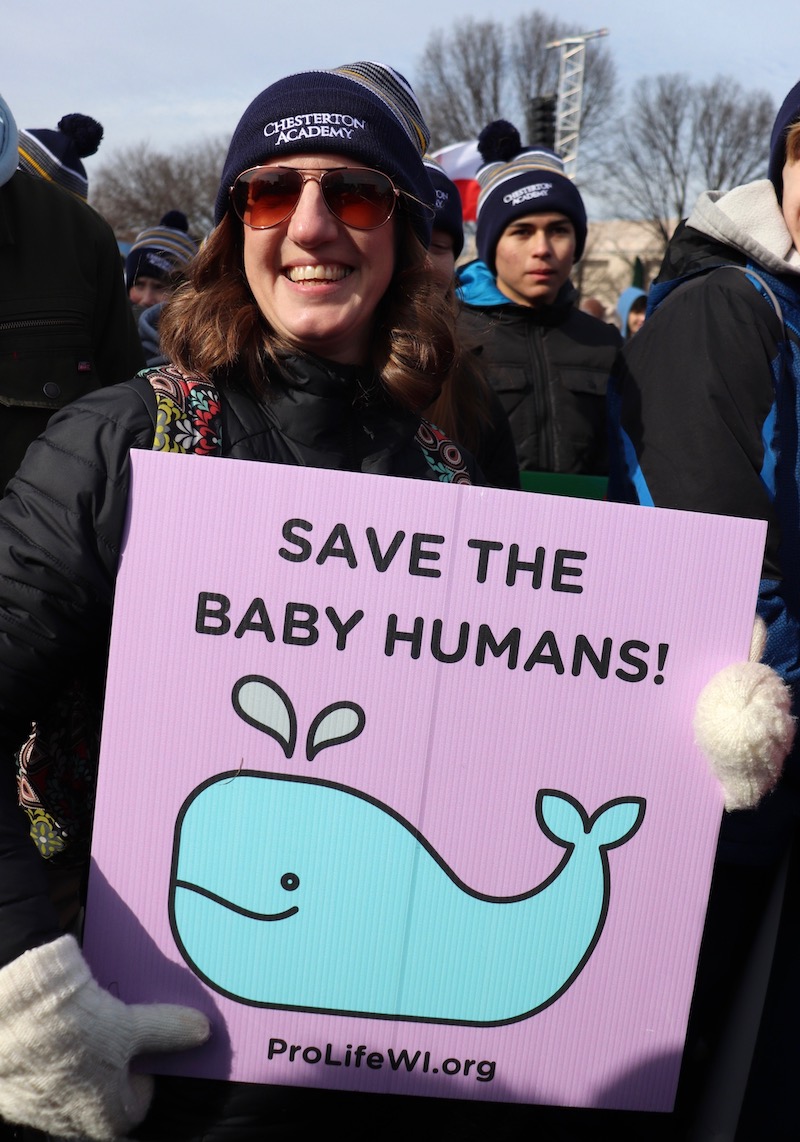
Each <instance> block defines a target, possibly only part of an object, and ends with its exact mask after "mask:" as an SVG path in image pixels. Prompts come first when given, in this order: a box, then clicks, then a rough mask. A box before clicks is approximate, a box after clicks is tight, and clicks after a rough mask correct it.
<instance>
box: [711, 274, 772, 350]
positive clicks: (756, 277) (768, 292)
mask: <svg viewBox="0 0 800 1142" xmlns="http://www.w3.org/2000/svg"><path fill="white" fill-rule="evenodd" d="M716 268H717V269H718V270H738V271H739V272H740V273H742V274H744V275H745V277H748V278H750V280H751V281H753V282H756V283H757V284H758V288H759V289H761V291H762V292H763V294H764V296H765V297H766V298H767V300H768V301H770V302H771V303H772V308H773V309H774V310H775V315H776V317H777V318H778V321H780V323H781V331H782V333H783V337H784V340H785V339H786V322H785V321H784V319H783V310H782V309H781V303H780V302H779V301H778V298H777V296H776V295H775V291H774V290H773V289H772V288H771V287H770V286H769V285H768V284H767V283H766V282H765V281H764V279H763V278H762V277H761V274H758V273H756V271H755V270H754V269H752V268H751V267H750V266H739V265H736V264H735V263H733V262H732V263H731V264H730V265H728V266H717V267H716Z"/></svg>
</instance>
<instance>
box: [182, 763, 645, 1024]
mask: <svg viewBox="0 0 800 1142" xmlns="http://www.w3.org/2000/svg"><path fill="white" fill-rule="evenodd" d="M535 811H536V818H537V822H538V824H539V827H540V828H541V829H542V831H543V832H544V833H545V834H546V836H548V838H549V839H550V840H552V841H553V842H555V844H556V845H558V846H560V847H561V848H563V849H564V850H565V852H564V853H563V854H562V856H561V859H560V861H559V863H558V865H557V867H556V868H555V869H554V870H553V872H552V873H551V874H550V875H549V876H548V877H547V878H546V879H545V880H544V881H543V882H542V883H541V884H539V885H538V886H536V887H535V888H533V889H531V890H530V891H529V892H524V893H521V894H520V895H517V896H512V897H499V896H490V895H487V894H485V893H480V892H476V891H473V890H472V889H471V888H469V887H468V886H467V885H466V884H464V883H463V882H462V881H461V880H460V879H459V878H458V876H457V875H456V873H455V872H454V871H453V870H452V869H451V868H449V867H448V865H447V864H446V863H445V861H444V860H443V859H442V858H441V856H440V855H439V854H438V853H437V852H436V851H435V849H434V848H433V847H432V846H431V845H430V844H429V843H428V842H427V840H426V839H425V837H423V836H422V835H421V834H420V833H419V832H418V831H417V830H416V829H414V828H413V826H412V825H411V824H410V823H409V822H408V821H406V820H405V819H404V818H403V817H401V816H400V815H399V814H397V813H396V812H395V811H394V810H392V809H391V808H390V807H389V806H387V805H385V804H383V803H381V802H379V801H376V800H374V799H372V798H370V797H368V796H367V795H366V794H364V793H362V792H360V791H358V790H355V789H351V788H349V787H347V786H344V785H340V784H337V783H335V782H330V781H323V780H319V779H311V778H307V777H295V776H286V775H283V774H277V773H266V772H263V771H253V770H244V771H238V772H232V773H227V774H220V775H217V776H215V777H213V778H211V779H209V780H208V781H206V782H204V783H203V784H202V785H200V786H199V787H198V788H197V789H195V790H194V791H193V792H192V793H191V794H190V795H189V797H187V799H186V801H185V802H184V804H183V806H182V808H181V811H180V814H179V816H178V820H177V822H176V826H175V839H174V846H173V862H172V873H171V883H170V902H169V910H170V923H171V926H172V932H173V936H174V938H175V941H176V944H177V946H178V948H179V950H180V952H181V955H182V956H183V958H184V959H185V960H186V962H187V964H188V965H189V966H190V967H191V968H192V970H193V971H194V972H195V974H196V975H198V976H199V977H200V978H201V979H203V980H204V981H205V982H206V983H207V984H208V985H209V986H210V987H212V988H213V989H215V990H216V991H218V992H220V993H222V994H223V995H227V996H229V997H231V998H233V999H235V1000H237V1001H239V1002H241V1003H245V1004H251V1005H254V1006H261V1007H273V1008H283V1009H292V1010H303V1011H317V1012H326V1013H333V1014H348V1015H362V1016H367V1017H374V1018H381V1019H403V1020H411V1021H421V1022H435V1023H455V1024H465V1025H497V1024H503V1023H511V1022H515V1021H517V1020H519V1019H524V1018H526V1017H528V1016H530V1015H533V1014H535V1013H536V1012H537V1011H541V1010H542V1009H543V1008H545V1007H547V1006H549V1005H550V1004H551V1003H553V1002H554V1001H555V1000H556V999H558V997H559V996H560V995H562V994H563V993H564V991H565V990H566V989H567V988H568V987H569V986H570V984H571V983H572V982H573V981H574V980H575V979H576V977H577V976H578V974H579V973H580V972H581V970H582V969H583V967H584V966H585V964H586V962H587V961H588V959H589V957H590V955H591V954H592V951H593V950H594V948H595V946H596V944H597V941H598V940H599V938H600V935H601V932H602V930H603V925H604V922H605V918H606V914H607V911H608V906H609V892H610V869H609V860H608V851H609V850H610V849H612V848H615V847H617V846H619V845H622V844H624V843H625V842H626V841H628V840H630V838H631V837H632V836H633V835H634V834H635V833H636V831H637V830H638V828H639V826H640V825H641V822H642V820H643V817H644V811H645V802H644V800H643V799H642V798H639V797H630V798H618V799H616V800H613V801H609V802H607V803H606V804H604V805H602V806H601V807H600V808H599V809H598V810H597V811H596V812H595V813H594V814H593V815H592V816H591V817H590V816H588V815H587V813H586V812H585V810H584V809H583V807H582V806H581V805H580V804H579V803H578V802H577V801H576V800H574V799H573V798H572V797H570V796H569V795H568V794H566V793H563V792H559V791H556V790H546V789H543V790H540V791H539V793H538V795H537V799H536V809H535Z"/></svg>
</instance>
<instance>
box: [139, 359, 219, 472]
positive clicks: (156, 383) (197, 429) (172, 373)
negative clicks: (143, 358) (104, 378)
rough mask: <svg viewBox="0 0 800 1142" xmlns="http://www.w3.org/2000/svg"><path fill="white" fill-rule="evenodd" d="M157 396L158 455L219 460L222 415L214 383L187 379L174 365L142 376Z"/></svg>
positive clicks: (154, 437)
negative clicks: (183, 454)
mask: <svg viewBox="0 0 800 1142" xmlns="http://www.w3.org/2000/svg"><path fill="white" fill-rule="evenodd" d="M140 376H143V377H144V378H145V379H146V380H147V381H149V382H150V384H151V386H152V388H153V392H154V393H155V396H156V406H157V413H156V429H155V434H154V436H153V451H154V452H192V453H196V454H197V455H200V456H219V455H220V454H221V452H222V415H221V407H220V399H219V393H218V391H217V389H216V387H215V386H214V385H213V384H211V382H210V381H206V380H202V379H200V378H197V377H187V376H185V375H184V374H183V373H181V372H180V371H179V370H178V369H176V368H175V366H174V365H167V366H165V367H164V368H156V369H146V370H145V371H144V372H143V373H141V374H140Z"/></svg>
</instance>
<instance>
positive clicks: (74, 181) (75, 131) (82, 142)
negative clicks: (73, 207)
mask: <svg viewBox="0 0 800 1142" xmlns="http://www.w3.org/2000/svg"><path fill="white" fill-rule="evenodd" d="M102 138H103V128H102V126H101V125H100V123H98V122H97V120H96V119H92V118H91V117H90V116H89V115H79V114H74V115H65V116H64V118H63V119H61V120H59V124H58V129H57V130H55V131H51V130H48V129H47V128H45V127H36V128H30V129H29V130H27V131H25V130H20V133H19V165H20V167H21V168H22V170H26V171H29V172H30V173H31V174H38V175H41V177H42V178H46V179H47V180H48V181H49V182H55V183H58V185H59V186H63V187H64V188H65V189H66V190H69V191H72V193H73V194H75V195H77V196H78V198H82V199H83V201H84V202H85V201H86V199H87V198H88V197H89V180H88V178H87V177H86V170H85V169H84V166H83V163H82V162H81V159H85V158H86V157H87V156H88V155H93V154H94V153H95V151H96V150H97V148H98V147H99V146H100V141H101V139H102Z"/></svg>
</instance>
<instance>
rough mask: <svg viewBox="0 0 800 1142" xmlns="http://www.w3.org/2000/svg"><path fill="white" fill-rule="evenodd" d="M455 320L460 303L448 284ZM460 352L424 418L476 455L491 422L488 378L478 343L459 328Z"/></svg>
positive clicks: (448, 299)
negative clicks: (474, 343)
mask: <svg viewBox="0 0 800 1142" xmlns="http://www.w3.org/2000/svg"><path fill="white" fill-rule="evenodd" d="M445 300H446V301H447V304H448V305H449V306H450V309H451V312H452V314H453V316H454V319H457V317H458V314H459V312H460V309H461V302H460V301H458V300H457V298H456V294H455V289H454V287H453V286H452V285H451V286H449V287H448V290H447V292H446V294H445ZM459 338H460V344H459V354H458V363H457V366H456V368H454V369H453V371H452V372H451V375H450V377H449V378H448V379H447V381H446V382H445V383H444V384H443V385H442V388H441V390H440V392H439V395H438V396H437V398H436V400H435V401H434V402H433V404H431V405H430V406H429V407H428V408H426V409H425V418H426V420H429V421H431V422H432V423H433V424H435V425H436V426H437V428H441V429H442V431H443V432H444V433H446V435H447V436H449V437H450V439H451V440H455V441H456V442H457V443H458V444H463V445H464V447H465V448H467V449H469V451H470V452H472V453H473V455H476V454H477V452H478V450H479V448H480V443H481V438H482V436H483V433H484V432H485V430H486V429H487V428H489V427H490V425H491V423H492V408H491V401H490V397H491V390H490V387H489V380H488V378H487V376H486V374H485V372H484V370H483V367H482V365H481V364H480V361H479V359H478V356H477V353H478V348H479V347H478V346H477V345H472V344H470V342H469V340H468V338H466V337H465V336H464V334H463V332H461V331H460V330H459Z"/></svg>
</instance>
